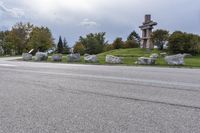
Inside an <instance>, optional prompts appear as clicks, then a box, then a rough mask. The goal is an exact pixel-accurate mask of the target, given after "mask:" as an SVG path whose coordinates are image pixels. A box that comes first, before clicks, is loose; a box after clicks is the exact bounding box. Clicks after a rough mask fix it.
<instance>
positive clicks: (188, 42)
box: [168, 31, 200, 55]
mask: <svg viewBox="0 0 200 133" xmlns="http://www.w3.org/2000/svg"><path fill="white" fill-rule="evenodd" d="M168 50H169V52H171V53H175V54H177V53H190V54H193V55H195V54H199V53H200V36H199V35H194V34H188V33H183V32H180V31H176V32H174V33H173V34H172V35H171V36H170V37H169V42H168Z"/></svg>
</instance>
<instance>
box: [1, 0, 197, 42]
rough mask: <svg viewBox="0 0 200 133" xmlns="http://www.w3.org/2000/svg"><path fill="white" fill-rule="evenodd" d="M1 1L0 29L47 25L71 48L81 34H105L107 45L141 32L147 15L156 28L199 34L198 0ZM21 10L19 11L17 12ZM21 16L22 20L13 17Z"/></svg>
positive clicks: (56, 36) (55, 35)
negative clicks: (133, 31)
mask: <svg viewBox="0 0 200 133" xmlns="http://www.w3.org/2000/svg"><path fill="white" fill-rule="evenodd" d="M1 1H3V2H4V4H1V3H0V17H1V20H2V21H1V24H0V26H2V25H5V26H7V25H8V27H10V25H13V24H15V23H16V21H23V22H28V21H30V22H31V23H33V24H36V25H43V26H48V27H49V28H50V29H51V31H52V32H53V35H54V37H55V38H58V36H59V35H62V36H63V37H66V38H67V40H68V42H69V43H70V45H73V44H74V42H75V41H76V40H78V38H79V36H80V35H85V34H87V33H90V32H106V33H107V39H108V40H109V41H110V42H112V41H113V39H114V38H116V37H118V36H119V37H123V38H124V39H125V38H126V37H127V36H128V34H129V33H130V32H131V31H132V30H136V31H137V32H139V33H141V32H140V30H139V28H138V26H140V25H141V23H142V22H143V19H144V15H145V14H147V13H148V14H149V13H150V14H152V18H153V20H155V21H157V22H158V26H156V27H155V28H163V29H168V30H169V31H171V32H173V31H175V30H182V31H185V32H191V33H196V34H200V26H199V24H200V7H199V5H200V1H199V0H192V1H191V0H173V1H171V0H162V1H161V0H109V1H108V0H76V1H75V0H74V1H72V0H1ZM8 7H9V8H8ZM11 7H15V8H11ZM16 9H18V10H16ZM20 11H22V12H21V13H19V12H20ZM1 12H3V13H5V14H6V15H5V14H3V15H2V14H1ZM17 12H18V13H17ZM23 12H25V13H26V14H24V13H23ZM11 14H12V15H11ZM16 14H17V15H16ZM20 14H21V15H20ZM23 14H24V17H19V18H16V16H22V15H23ZM14 16H15V17H14ZM86 18H88V19H86Z"/></svg>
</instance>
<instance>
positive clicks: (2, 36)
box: [0, 31, 10, 55]
mask: <svg viewBox="0 0 200 133" xmlns="http://www.w3.org/2000/svg"><path fill="white" fill-rule="evenodd" d="M8 34H9V31H1V32H0V48H1V54H4V55H7V54H10V52H9V51H10V48H9V47H8V45H7V44H6V36H7V35H8Z"/></svg>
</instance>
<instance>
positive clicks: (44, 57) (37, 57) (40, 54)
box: [35, 52, 48, 61]
mask: <svg viewBox="0 0 200 133" xmlns="http://www.w3.org/2000/svg"><path fill="white" fill-rule="evenodd" d="M47 59H48V54H47V53H44V52H37V53H36V54H35V60H36V61H46V60H47Z"/></svg>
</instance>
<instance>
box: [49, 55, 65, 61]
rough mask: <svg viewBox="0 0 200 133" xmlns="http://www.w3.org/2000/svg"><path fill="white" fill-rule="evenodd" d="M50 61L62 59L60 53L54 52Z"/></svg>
mask: <svg viewBox="0 0 200 133" xmlns="http://www.w3.org/2000/svg"><path fill="white" fill-rule="evenodd" d="M51 60H52V61H62V54H54V55H52V57H51Z"/></svg>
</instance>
